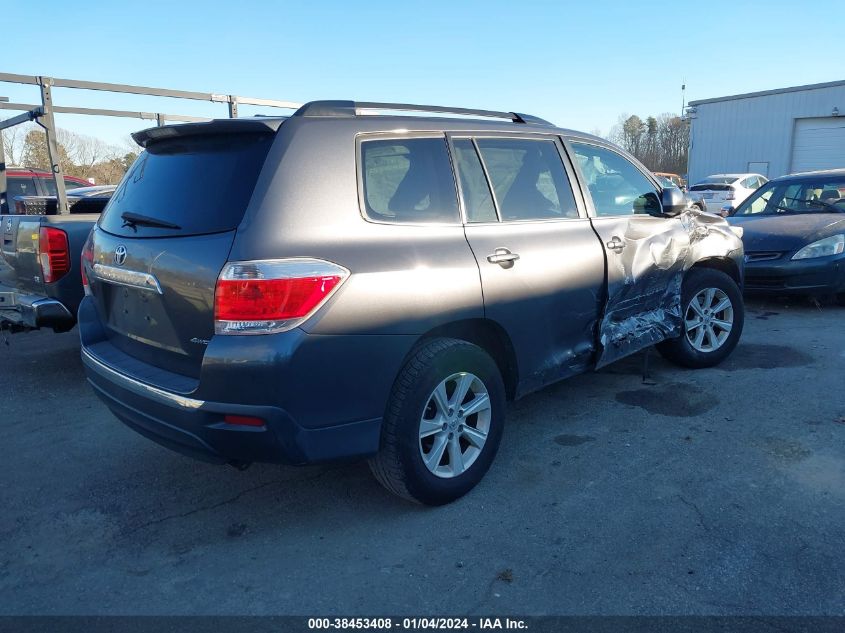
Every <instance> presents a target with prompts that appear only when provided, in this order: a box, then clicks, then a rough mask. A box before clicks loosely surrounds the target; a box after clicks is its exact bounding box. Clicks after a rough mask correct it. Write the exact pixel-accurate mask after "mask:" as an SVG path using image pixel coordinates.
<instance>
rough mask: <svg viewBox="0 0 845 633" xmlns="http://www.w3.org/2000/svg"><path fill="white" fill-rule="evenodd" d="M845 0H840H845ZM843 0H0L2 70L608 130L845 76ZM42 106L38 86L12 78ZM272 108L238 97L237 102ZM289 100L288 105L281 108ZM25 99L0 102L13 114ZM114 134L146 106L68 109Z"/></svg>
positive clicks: (117, 98) (1, 87)
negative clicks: (501, 114)
mask: <svg viewBox="0 0 845 633" xmlns="http://www.w3.org/2000/svg"><path fill="white" fill-rule="evenodd" d="M840 2H841V0H840ZM840 2H834V1H832V0H831V1H827V0H820V1H819V0H807V1H803V2H800V3H799V2H796V1H795V0H793V1H792V2H784V1H781V0H771V1H768V2H756V3H754V2H741V1H738V0H733V1H723V0H709V1H705V0H697V1H696V2H678V1H676V2H662V1H649V0H643V1H639V2H638V1H632V2H624V1H617V2H607V1H602V0H586V1H584V0H582V1H578V2H564V1H559V2H547V1H532V0H523V1H520V2H499V1H493V0H488V1H486V2H474V1H469V0H463V1H462V0H451V1H448V2H442V1H440V0H429V1H428V2H412V1H404V2H403V1H402V0H394V1H392V2H385V1H382V0H366V1H363V2H360V1H359V2H335V1H334V0H321V1H319V2H306V1H303V0H298V1H295V2H287V1H280V0H279V1H276V0H264V1H257V0H228V1H227V2H220V1H211V0H207V1H205V2H198V1H195V0H170V1H169V2H162V1H160V0H144V1H143V2H120V1H114V0H108V1H104V0H87V1H86V2H84V3H83V2H68V1H67V0H42V1H41V2H39V3H38V8H37V22H36V15H35V12H34V10H33V7H34V6H35V5H33V4H32V2H31V0H25V1H22V0H0V17H2V22H3V24H4V28H3V31H4V35H3V38H2V39H0V42H2V44H0V47H2V48H0V50H2V54H0V72H8V73H16V74H26V75H46V76H53V77H60V78H67V79H82V80H88V81H103V82H112V83H123V84H135V85H144V86H155V87H160V88H172V89H180V90H196V91H202V92H213V93H225V94H237V95H243V96H250V97H260V98H268V99H281V100H289V101H297V102H304V101H310V100H315V99H357V100H362V101H394V102H405V103H408V102H410V103H426V104H440V105H451V106H463V107H471V108H483V109H491V110H506V111H518V112H525V113H529V114H534V115H536V116H540V117H542V118H544V119H548V120H550V121H552V122H553V123H555V124H557V125H559V126H562V127H568V128H574V129H578V130H583V131H588V132H591V131H596V130H599V131H600V132H601V133H602V134H607V133H608V131H609V130H610V128H611V127H612V126H613V125H614V124H615V123H616V122H617V120H618V119H619V116H620V115H621V114H638V115H640V116H641V117H646V116H648V115H659V114H661V113H664V112H676V113H677V112H680V109H681V104H682V101H681V99H682V95H681V84H682V83H684V82H686V86H687V91H686V99H687V101H689V100H694V99H704V98H709V97H718V96H724V95H729V94H737V93H742V92H752V91H757V90H768V89H772V88H781V87H787V86H795V85H802V84H810V83H819V82H826V81H835V80H841V79H845V54H843V52H842V48H841V38H838V37H836V36H831V34H830V32H829V28H830V27H829V25H830V24H832V22H830V20H834V21H835V19H836V18H838V16H839V15H840V14H841V4H840ZM0 96H7V97H10V99H11V101H13V102H25V103H36V102H37V99H38V92H37V89H36V88H34V87H32V86H18V85H13V84H8V83H0ZM53 98H54V102H55V103H56V104H57V105H73V106H82V107H99V108H113V109H126V110H132V111H145V112H155V111H163V112H167V113H172V114H187V115H193V116H226V107H225V105H224V104H211V103H205V102H198V101H184V100H176V99H162V98H154V97H143V96H135V95H114V94H109V93H99V92H93V91H80V90H71V89H57V90H55V91H54V96H53ZM255 112H262V113H269V112H273V110H268V109H260V108H259V109H256V108H242V109H241V114H242V115H248V114H253V113H255ZM276 112H278V111H276ZM14 114H16V113H15V112H10V111H2V110H0V118H6V116H12V115H14ZM57 121H58V125H59V126H60V127H64V128H67V129H70V130H71V131H74V132H77V133H80V134H87V135H91V136H96V137H98V138H101V139H103V140H105V141H107V142H109V143H119V142H120V141H122V140H124V139H125V138H126V136H127V135H128V133H129V132H131V131H133V130H138V129H143V128H145V127H149V126H150V125H152V123H150V122H147V121H141V120H140V119H114V118H105V117H90V116H81V115H58V116H57Z"/></svg>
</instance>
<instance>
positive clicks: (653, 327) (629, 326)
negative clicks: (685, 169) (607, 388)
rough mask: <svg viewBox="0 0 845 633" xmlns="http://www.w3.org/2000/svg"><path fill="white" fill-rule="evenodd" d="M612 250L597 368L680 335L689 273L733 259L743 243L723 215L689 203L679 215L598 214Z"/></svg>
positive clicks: (598, 225)
mask: <svg viewBox="0 0 845 633" xmlns="http://www.w3.org/2000/svg"><path fill="white" fill-rule="evenodd" d="M593 224H594V226H595V229H596V232H597V233H598V234H599V237H600V238H601V239H602V242H603V243H604V244H605V253H606V256H607V301H606V303H605V310H604V313H603V315H602V317H601V319H600V321H599V327H598V342H599V353H598V356H597V359H596V368H599V367H603V366H604V365H607V364H609V363H612V362H614V361H616V360H618V359H620V358H622V357H623V356H628V355H629V354H633V353H635V352H637V351H639V350H642V349H644V348H646V347H649V346H650V345H654V344H655V343H659V342H661V341H663V340H665V339H667V338H673V337H676V336H680V334H681V332H682V318H683V311H682V306H681V290H682V284H683V279H684V274H685V273H686V272H687V271H688V270H689V269H690V268H692V267H693V266H695V265H696V264H697V263H700V262H702V261H704V260H707V259H714V258H715V259H731V260H733V261H734V262H735V264H736V266H737V269H738V270H739V269H740V267H741V262H742V243H741V241H740V240H739V238H737V237H736V235H734V234H733V233H732V232H731V230H730V227H729V226H728V224H727V222H725V221H724V219H722V218H720V217H718V216H714V215H710V214H707V213H702V212H699V211H697V210H695V209H687V210H686V211H685V212H683V213H681V214H680V215H678V216H675V217H653V216H648V215H633V216H627V217H614V218H595V219H594V220H593Z"/></svg>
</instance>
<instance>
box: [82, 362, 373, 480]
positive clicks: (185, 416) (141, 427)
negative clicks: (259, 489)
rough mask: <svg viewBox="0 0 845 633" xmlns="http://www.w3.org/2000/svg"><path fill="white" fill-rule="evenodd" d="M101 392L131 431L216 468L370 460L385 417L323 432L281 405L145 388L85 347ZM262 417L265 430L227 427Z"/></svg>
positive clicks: (88, 364)
mask: <svg viewBox="0 0 845 633" xmlns="http://www.w3.org/2000/svg"><path fill="white" fill-rule="evenodd" d="M82 362H83V364H84V366H85V371H86V373H87V376H88V382H89V383H90V384H91V386H92V387H93V388H94V391H95V393H96V394H97V395H98V396H99V397H100V399H102V400H103V402H105V404H106V405H107V406H108V407H109V409H111V411H112V413H114V414H115V416H117V418H118V419H120V420H121V421H122V422H124V423H125V424H126V425H127V426H129V427H130V428H132V429H134V430H135V431H137V432H138V433H140V434H142V435H144V436H145V437H147V438H149V439H151V440H153V441H155V442H157V443H159V444H161V445H163V446H165V447H167V448H170V449H172V450H175V451H177V452H179V453H182V454H185V455H188V456H190V457H194V458H196V459H200V460H203V461H208V462H214V463H225V462H243V463H247V462H254V461H255V462H279V463H288V464H306V463H316V462H324V461H337V460H343V459H351V458H356V457H363V456H367V455H372V454H374V453H375V452H376V451H377V450H378V444H379V434H380V431H381V418H373V419H369V420H360V421H357V422H351V423H347V424H340V425H335V426H330V427H323V428H317V429H307V428H304V427H302V426H300V425H299V424H298V423H297V422H296V421H295V420H294V419H293V418H292V417H291V416H290V414H289V413H288V412H287V411H285V410H284V409H282V408H280V407H275V406H256V405H242V404H232V403H228V402H211V401H208V400H199V399H195V398H190V397H187V396H183V395H180V394H176V393H173V392H169V391H165V390H163V389H159V388H157V387H153V386H152V385H148V384H145V383H143V382H140V381H138V380H135V379H134V378H131V377H129V376H127V375H125V374H122V373H121V372H119V371H118V370H116V369H114V368H112V367H110V366H109V365H107V364H106V363H105V362H104V361H103V360H102V359H99V358H97V357H96V356H95V355H94V354H93V353H91V352H90V351H89V350H87V349H86V348H85V347H83V348H82ZM227 414H228V415H240V416H250V417H257V418H261V419H262V420H264V421H265V424H264V426H240V425H233V424H227V423H226V422H225V421H224V416H225V415H227Z"/></svg>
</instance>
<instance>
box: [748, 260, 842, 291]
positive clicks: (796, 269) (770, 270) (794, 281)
mask: <svg viewBox="0 0 845 633" xmlns="http://www.w3.org/2000/svg"><path fill="white" fill-rule="evenodd" d="M745 290H747V291H748V292H753V293H766V294H814V295H823V294H834V293H840V292H845V255H837V256H835V257H823V258H817V259H808V260H791V259H780V260H776V261H765V262H748V263H746V264H745Z"/></svg>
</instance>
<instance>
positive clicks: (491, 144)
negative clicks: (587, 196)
mask: <svg viewBox="0 0 845 633" xmlns="http://www.w3.org/2000/svg"><path fill="white" fill-rule="evenodd" d="M476 143H477V144H478V150H479V151H480V152H481V159H482V160H483V161H484V166H485V167H486V168H487V173H488V174H489V176H490V181H491V183H492V185H493V191H494V192H495V198H496V204H498V206H499V214H500V215H501V217H502V221H503V222H507V221H513V220H548V219H560V218H577V217H578V208H577V206H576V205H575V196H574V194H573V193H572V188H571V187H570V185H569V179H568V178H567V177H566V170H565V169H564V168H563V162H562V161H561V158H560V154H559V153H558V150H557V146H556V145H555V143H554V142H553V141H539V140H538V141H534V140H527V139H501V138H479V139H477V140H476Z"/></svg>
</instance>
